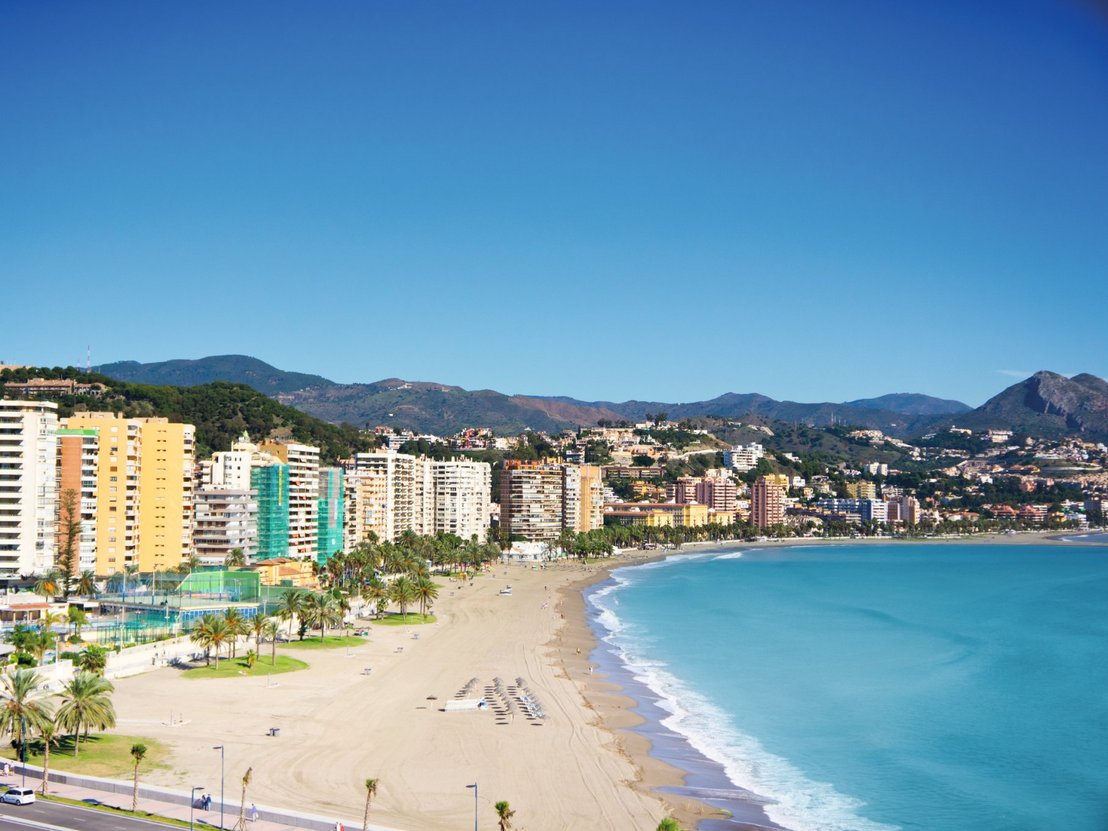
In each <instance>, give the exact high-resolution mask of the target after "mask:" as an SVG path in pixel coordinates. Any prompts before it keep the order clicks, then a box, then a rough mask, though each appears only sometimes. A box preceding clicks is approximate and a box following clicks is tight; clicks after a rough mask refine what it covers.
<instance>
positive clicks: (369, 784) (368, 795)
mask: <svg viewBox="0 0 1108 831" xmlns="http://www.w3.org/2000/svg"><path fill="white" fill-rule="evenodd" d="M378 781H379V780H377V779H367V780H365V814H364V815H363V816H362V831H369V801H370V800H371V799H373V797H375V796H377V782H378Z"/></svg>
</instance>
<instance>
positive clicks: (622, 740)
mask: <svg viewBox="0 0 1108 831" xmlns="http://www.w3.org/2000/svg"><path fill="white" fill-rule="evenodd" d="M1067 536H1069V538H1068V539H1067V538H1066V537H1067ZM1074 536H1075V535H1065V534H1062V533H1059V532H1058V531H1032V532H1020V533H1016V534H1004V533H995V534H979V535H970V536H956V537H922V538H890V537H876V538H874V537H860V538H823V537H814V538H786V539H769V540H759V541H750V542H744V541H739V540H722V541H710V542H697V543H687V544H685V545H683V546H682V547H681V548H680V549H676V550H674V549H667V550H662V551H645V550H642V549H629V550H625V551H624V552H622V554H621V555H619V556H617V557H616V558H614V559H613V561H612V562H606V563H602V564H601V563H596V564H593V566H592V567H593V568H594V569H595V571H594V572H593V573H592V574H590V575H589V576H587V577H582V578H580V579H579V580H576V581H574V582H572V583H570V584H568V585H566V586H565V587H563V589H562V590H561V592H560V594H561V598H560V599H559V601H558V609H559V610H561V611H562V612H563V613H564V616H565V618H566V623H565V626H564V627H563V629H562V630H561V631H560V632H559V634H558V636H557V638H556V639H555V643H554V646H555V650H556V654H557V655H558V658H559V660H560V662H561V665H562V667H563V668H564V671H565V673H566V675H567V676H569V677H570V678H572V679H573V680H574V681H575V682H576V683H577V685H578V687H579V688H580V690H581V695H582V697H583V698H584V700H585V703H586V706H587V707H588V708H589V709H590V710H593V711H594V712H596V713H597V714H598V716H599V718H600V724H601V726H602V727H603V728H604V729H606V730H608V731H609V732H611V734H612V735H613V737H614V739H615V743H616V744H615V746H616V748H617V749H618V750H619V752H620V753H622V754H624V755H625V756H626V757H627V758H628V759H629V761H630V762H631V763H632V764H633V765H634V767H635V769H636V771H637V777H636V779H635V781H634V782H633V783H631V784H632V786H633V787H636V788H643V789H646V790H648V791H650V792H652V793H653V794H654V795H656V796H658V797H660V798H661V799H662V800H663V801H664V802H665V804H666V805H667V806H668V808H669V812H670V814H671V815H672V816H674V817H675V818H676V819H677V820H678V821H679V822H680V823H681V825H682V827H684V828H686V829H690V831H691V829H697V831H765V829H776V830H777V831H787V829H784V828H783V827H782V826H780V825H778V824H775V823H774V822H772V821H771V820H770V819H769V817H768V816H767V815H766V814H765V811H764V809H763V807H762V806H763V805H764V804H765V802H764V800H763V799H761V798H760V797H759V796H758V795H757V794H753V793H749V792H744V791H742V790H741V789H739V788H737V787H736V786H735V785H734V783H732V782H730V780H729V779H727V777H726V774H725V773H724V772H723V770H722V768H721V767H720V766H719V765H718V764H717V763H715V762H714V761H712V760H710V759H707V758H705V757H704V756H703V755H702V754H700V753H699V752H698V751H696V750H695V749H693V748H692V747H691V745H689V743H688V741H687V740H686V739H685V737H683V736H680V735H678V734H676V733H674V732H673V731H671V730H668V728H666V727H665V726H664V725H662V724H661V723H660V721H661V718H663V717H664V716H665V715H666V713H664V712H663V711H660V710H658V708H657V707H653V709H654V710H657V712H655V713H653V714H652V716H651V717H649V718H648V717H647V716H645V715H643V714H642V712H641V711H643V710H645V709H649V708H651V707H652V705H651V704H650V702H649V699H650V697H651V696H654V695H655V693H654V692H653V691H652V690H649V689H648V688H646V687H645V685H642V684H640V683H638V682H636V681H635V680H634V678H633V677H632V675H631V673H630V670H629V669H628V668H627V667H626V666H624V665H623V664H622V662H621V661H620V660H619V658H618V657H617V656H615V654H614V652H612V651H611V650H610V649H609V648H607V645H606V644H605V643H604V642H603V641H602V639H601V632H600V630H599V628H598V627H599V624H597V623H596V622H595V620H594V615H593V614H592V612H591V610H590V608H589V604H588V599H587V598H588V595H589V594H590V593H591V592H593V591H597V590H599V589H601V588H603V586H604V585H605V584H606V583H608V582H609V581H611V580H613V579H614V578H613V577H612V572H614V571H616V570H619V569H623V568H634V567H638V566H643V565H647V564H649V563H653V562H657V561H660V560H664V559H667V558H670V557H673V556H681V555H682V554H687V555H689V556H692V555H695V554H698V553H700V552H703V551H716V550H719V551H729V550H731V551H734V550H751V549H759V548H781V547H808V546H812V545H829V546H833V545H858V544H886V545H888V544H895V543H905V544H911V545H921V544H922V545H942V544H944V543H961V544H967V543H969V544H980V545H1024V544H1026V545H1044V544H1045V545H1059V546H1066V547H1081V546H1087V547H1094V546H1099V547H1103V546H1104V545H1105V543H1104V542H1103V541H1098V540H1088V541H1083V540H1081V539H1074ZM577 650H580V652H579V653H578V651H577ZM666 745H669V747H666ZM697 779H700V780H701V781H702V782H703V783H704V784H702V785H700V787H697V784H698V783H697V782H696V780H697Z"/></svg>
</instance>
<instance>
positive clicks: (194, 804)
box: [189, 785, 204, 831]
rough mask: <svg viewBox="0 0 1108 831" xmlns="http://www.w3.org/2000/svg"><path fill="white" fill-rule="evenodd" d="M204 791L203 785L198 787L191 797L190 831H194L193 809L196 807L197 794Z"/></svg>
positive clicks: (194, 789) (193, 790)
mask: <svg viewBox="0 0 1108 831" xmlns="http://www.w3.org/2000/svg"><path fill="white" fill-rule="evenodd" d="M202 790H204V786H203V785H197V786H196V787H195V788H193V789H192V793H191V794H190V795H189V831H192V809H193V808H195V807H196V792H197V791H202Z"/></svg>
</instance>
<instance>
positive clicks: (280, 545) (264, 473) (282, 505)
mask: <svg viewBox="0 0 1108 831" xmlns="http://www.w3.org/2000/svg"><path fill="white" fill-rule="evenodd" d="M250 490H252V491H253V492H254V494H255V495H256V497H257V500H258V551H257V553H256V554H255V555H254V559H255V560H272V559H273V558H274V557H287V556H288V553H289V466H288V465H268V466H266V467H256V468H254V469H253V470H251V471H250Z"/></svg>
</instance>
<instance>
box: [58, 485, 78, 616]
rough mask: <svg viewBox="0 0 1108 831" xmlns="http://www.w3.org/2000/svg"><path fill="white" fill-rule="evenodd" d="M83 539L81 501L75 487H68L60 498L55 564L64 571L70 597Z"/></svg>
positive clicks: (65, 588) (67, 592)
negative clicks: (78, 550) (78, 551)
mask: <svg viewBox="0 0 1108 831" xmlns="http://www.w3.org/2000/svg"><path fill="white" fill-rule="evenodd" d="M80 540H81V502H80V497H79V495H78V494H77V491H75V490H74V489H73V488H66V489H65V490H63V491H62V493H61V498H60V499H59V500H58V554H57V556H56V557H55V558H54V562H55V564H56V565H57V566H58V569H59V570H60V571H61V573H62V592H63V594H64V596H65V599H66V600H68V599H69V587H70V584H71V582H72V578H73V575H74V573H75V572H76V571H77V546H78V544H79V543H80Z"/></svg>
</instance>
